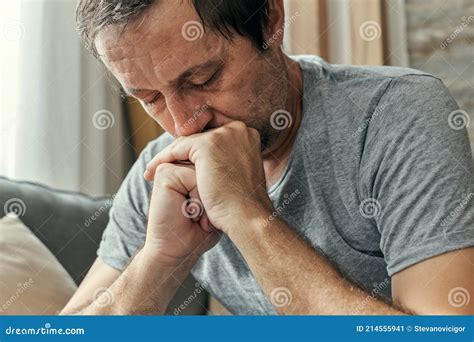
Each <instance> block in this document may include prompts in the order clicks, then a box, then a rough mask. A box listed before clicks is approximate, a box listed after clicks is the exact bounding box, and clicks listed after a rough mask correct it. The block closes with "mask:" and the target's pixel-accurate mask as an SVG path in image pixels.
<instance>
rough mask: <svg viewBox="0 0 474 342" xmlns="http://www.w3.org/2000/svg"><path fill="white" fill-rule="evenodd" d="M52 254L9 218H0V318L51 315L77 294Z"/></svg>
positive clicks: (15, 218)
mask: <svg viewBox="0 0 474 342" xmlns="http://www.w3.org/2000/svg"><path fill="white" fill-rule="evenodd" d="M76 289H77V286H76V284H75V283H74V280H73V279H72V278H71V276H70V275H69V274H68V273H67V271H66V270H65V269H64V268H63V267H62V265H61V264H60V263H59V262H58V260H56V258H55V257H54V255H53V254H52V253H51V252H50V251H49V250H48V248H47V247H46V246H45V245H43V243H41V241H40V240H39V239H38V238H37V237H36V236H35V235H34V234H33V233H32V232H31V231H30V230H29V229H28V227H26V226H25V225H24V224H23V222H22V221H21V220H20V219H19V218H17V217H12V216H5V217H3V218H2V219H0V315H54V314H57V313H58V312H59V311H60V310H61V309H62V308H63V307H64V306H65V305H66V303H67V301H68V300H69V298H71V296H72V295H73V293H74V292H75V291H76Z"/></svg>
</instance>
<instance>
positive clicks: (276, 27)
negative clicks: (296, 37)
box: [263, 0, 285, 50]
mask: <svg viewBox="0 0 474 342" xmlns="http://www.w3.org/2000/svg"><path fill="white" fill-rule="evenodd" d="M284 30H285V6H284V4H283V0H268V27H267V29H266V31H265V33H264V37H265V42H264V44H263V45H264V46H263V48H264V49H265V50H266V49H273V48H279V47H280V46H281V45H282V44H283V36H284V33H285V31H284Z"/></svg>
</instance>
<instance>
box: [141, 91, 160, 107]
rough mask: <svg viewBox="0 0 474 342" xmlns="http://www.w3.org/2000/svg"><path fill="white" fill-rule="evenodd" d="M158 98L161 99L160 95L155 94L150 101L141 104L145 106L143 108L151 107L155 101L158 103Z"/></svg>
mask: <svg viewBox="0 0 474 342" xmlns="http://www.w3.org/2000/svg"><path fill="white" fill-rule="evenodd" d="M160 97H161V94H160V93H157V94H156V95H155V96H154V97H153V98H152V99H151V100H150V101H143V103H144V104H145V106H151V105H153V104H154V103H156V101H158V100H159V99H160Z"/></svg>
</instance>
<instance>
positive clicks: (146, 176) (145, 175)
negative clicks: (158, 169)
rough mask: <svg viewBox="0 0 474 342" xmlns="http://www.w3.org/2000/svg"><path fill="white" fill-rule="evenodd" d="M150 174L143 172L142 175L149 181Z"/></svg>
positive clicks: (146, 171)
mask: <svg viewBox="0 0 474 342" xmlns="http://www.w3.org/2000/svg"><path fill="white" fill-rule="evenodd" d="M150 176H151V172H150V171H148V170H145V172H144V173H143V177H144V178H145V179H146V180H148V179H151V177H150Z"/></svg>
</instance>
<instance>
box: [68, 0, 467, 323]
mask: <svg viewBox="0 0 474 342" xmlns="http://www.w3.org/2000/svg"><path fill="white" fill-rule="evenodd" d="M77 19H78V24H79V30H80V32H81V34H82V37H83V39H84V40H85V41H86V46H88V48H89V49H90V50H91V51H92V52H94V53H95V54H96V56H98V57H99V58H100V60H101V61H102V62H103V63H104V64H105V66H106V67H107V68H108V69H109V70H110V71H111V72H112V73H113V75H114V76H115V77H116V78H117V80H118V81H119V82H120V83H121V85H122V86H123V88H124V89H125V90H126V91H127V92H128V93H129V94H131V95H133V96H134V97H136V98H137V99H138V100H140V102H141V103H142V104H143V106H144V107H145V109H146V110H147V112H148V113H149V115H150V116H151V117H152V118H154V119H155V120H156V121H157V122H158V123H159V124H160V125H161V126H162V127H163V128H164V129H165V130H166V131H167V133H166V134H164V135H163V136H161V137H160V138H159V139H157V140H155V141H152V142H151V143H149V144H148V146H147V147H146V149H145V150H144V152H143V153H142V154H141V156H140V158H139V159H138V161H137V162H136V163H135V165H134V166H133V167H132V169H131V170H130V173H129V174H128V176H127V178H126V179H125V181H124V183H123V185H122V186H121V188H120V190H119V192H118V194H117V195H116V197H115V200H114V205H113V208H112V210H111V213H110V222H109V225H108V227H107V229H106V231H105V233H104V236H103V240H102V243H101V245H100V248H99V251H98V256H99V257H98V259H97V261H96V262H95V264H94V265H93V267H92V269H91V270H90V272H89V274H88V275H87V277H86V279H85V280H84V282H83V283H82V284H81V286H80V288H79V289H78V291H77V293H76V294H75V295H74V297H73V298H72V299H71V301H70V302H69V303H68V305H67V306H66V308H65V309H64V310H63V314H71V313H82V314H162V313H163V312H164V310H165V308H166V307H167V305H168V303H169V301H170V299H171V298H172V296H173V294H174V293H175V291H176V289H177V288H178V286H179V285H180V283H181V282H182V281H183V280H184V279H185V277H186V276H187V275H188V274H189V273H190V272H192V273H193V274H194V276H195V277H196V278H197V279H198V280H199V281H200V282H202V284H204V285H205V287H206V289H207V290H208V291H209V292H210V293H211V294H213V295H214V296H215V297H217V298H218V299H219V300H220V301H221V302H222V304H223V305H224V306H226V307H227V308H228V309H229V310H230V311H231V312H232V313H234V314H275V313H280V314H322V315H324V314H341V315H344V314H403V313H414V314H473V313H474V305H473V302H474V301H471V300H470V296H471V295H472V294H473V293H474V282H473V281H472V280H473V276H474V267H473V265H474V248H473V246H474V207H473V203H474V198H473V197H474V196H473V194H474V184H473V174H474V167H473V162H472V156H471V151H470V147H469V142H468V138H467V133H466V129H465V128H464V127H463V126H462V127H459V125H457V126H456V125H455V124H456V123H457V124H459V121H458V120H459V119H460V117H459V115H461V116H462V115H463V112H461V111H459V110H458V107H457V105H456V103H455V101H454V100H453V99H452V97H451V96H450V95H449V93H448V91H447V90H446V88H445V87H444V86H443V85H442V83H441V82H440V81H439V80H438V79H436V78H435V77H433V76H430V75H426V74H423V73H421V72H419V71H415V70H410V69H399V68H385V67H374V68H367V67H353V66H334V65H329V64H327V63H325V62H324V61H322V60H321V59H319V58H316V57H311V56H306V57H293V58H290V57H289V56H287V55H285V54H284V53H283V51H282V50H281V48H280V46H281V43H282V39H283V35H282V34H281V33H282V29H283V27H284V7H283V0H247V1H233V0H219V1H203V0H201V1H198V0H195V1H180V2H175V1H160V0H156V1H152V0H148V1H144V0H143V1H139V0H121V1H98V0H81V1H80V2H79V6H78V10H77ZM270 37H271V39H270ZM461 119H462V118H461ZM459 128H461V129H459ZM150 194H151V196H150ZM460 204H463V205H462V206H461V208H460V209H459V206H460ZM456 208H458V209H459V210H456ZM453 213H454V214H453ZM104 288H106V289H107V290H106V291H102V290H101V291H99V292H97V291H98V289H104ZM97 293H99V294H100V293H101V294H100V295H94V294H97ZM102 296H110V297H111V298H114V299H115V300H113V301H107V300H106V298H105V300H104V298H101V297H102ZM460 298H461V300H460ZM104 302H105V303H107V305H104Z"/></svg>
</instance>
